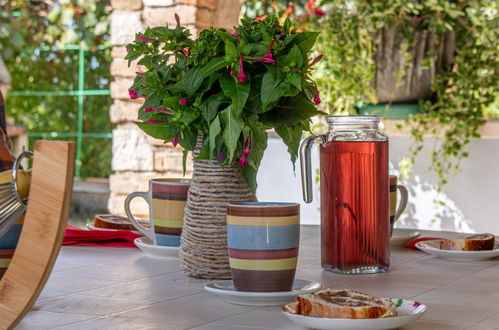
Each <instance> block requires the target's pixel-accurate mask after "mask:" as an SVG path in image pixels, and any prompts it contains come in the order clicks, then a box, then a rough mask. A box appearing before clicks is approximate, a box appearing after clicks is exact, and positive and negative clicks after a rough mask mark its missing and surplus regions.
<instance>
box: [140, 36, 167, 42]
mask: <svg viewBox="0 0 499 330" xmlns="http://www.w3.org/2000/svg"><path fill="white" fill-rule="evenodd" d="M135 39H136V40H138V41H161V40H159V39H158V38H148V37H145V36H137V38H135Z"/></svg>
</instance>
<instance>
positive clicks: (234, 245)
mask: <svg viewBox="0 0 499 330" xmlns="http://www.w3.org/2000/svg"><path fill="white" fill-rule="evenodd" d="M227 234H228V235H227V243H228V246H229V248H231V249H240V250H281V249H291V248H296V247H298V244H299V242H300V225H292V226H268V227H267V226H237V225H230V224H228V225H227Z"/></svg>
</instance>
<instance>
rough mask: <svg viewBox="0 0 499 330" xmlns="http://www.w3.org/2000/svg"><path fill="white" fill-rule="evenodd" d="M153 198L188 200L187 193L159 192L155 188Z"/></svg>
mask: <svg viewBox="0 0 499 330" xmlns="http://www.w3.org/2000/svg"><path fill="white" fill-rule="evenodd" d="M152 198H157V199H168V200H171V201H186V200H187V194H172V193H159V192H154V190H153V192H152Z"/></svg>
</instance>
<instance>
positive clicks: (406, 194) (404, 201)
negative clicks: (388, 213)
mask: <svg viewBox="0 0 499 330" xmlns="http://www.w3.org/2000/svg"><path fill="white" fill-rule="evenodd" d="M397 189H398V191H399V193H400V203H399V205H398V206H397V211H395V221H397V220H398V218H399V217H400V216H401V215H402V213H403V212H404V211H405V208H406V207H407V199H408V197H409V192H408V191H407V188H406V187H404V186H403V185H401V184H398V185H397Z"/></svg>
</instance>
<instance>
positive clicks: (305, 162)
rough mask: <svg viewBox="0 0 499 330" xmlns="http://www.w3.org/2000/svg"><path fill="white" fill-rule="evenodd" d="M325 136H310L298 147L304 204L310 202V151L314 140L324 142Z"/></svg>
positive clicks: (311, 195) (311, 194) (311, 197)
mask: <svg viewBox="0 0 499 330" xmlns="http://www.w3.org/2000/svg"><path fill="white" fill-rule="evenodd" d="M325 137H326V134H321V135H312V136H309V137H308V138H306V139H305V140H303V142H302V143H301V146H300V168H301V184H302V190H303V200H304V201H305V203H310V202H312V199H313V192H312V159H311V155H310V151H311V150H312V146H313V145H314V143H315V141H316V140H319V139H320V140H322V142H324V141H325Z"/></svg>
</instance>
